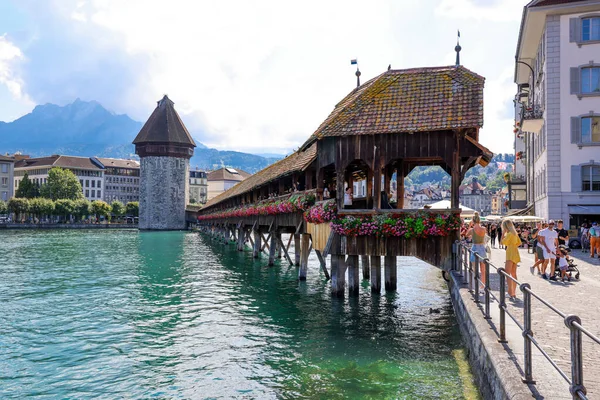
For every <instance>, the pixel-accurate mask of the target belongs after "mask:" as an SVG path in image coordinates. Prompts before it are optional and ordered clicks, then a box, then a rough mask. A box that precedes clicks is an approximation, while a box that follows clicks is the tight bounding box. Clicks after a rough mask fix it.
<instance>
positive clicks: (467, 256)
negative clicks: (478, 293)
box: [465, 245, 473, 294]
mask: <svg viewBox="0 0 600 400" xmlns="http://www.w3.org/2000/svg"><path fill="white" fill-rule="evenodd" d="M465 263H466V264H467V266H468V268H469V292H471V294H473V269H472V265H471V249H469V248H468V247H467V245H465Z"/></svg>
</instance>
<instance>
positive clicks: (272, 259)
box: [269, 232, 277, 266]
mask: <svg viewBox="0 0 600 400" xmlns="http://www.w3.org/2000/svg"><path fill="white" fill-rule="evenodd" d="M270 237H271V246H270V247H269V266H273V265H274V264H275V256H276V247H277V233H276V232H271V234H270Z"/></svg>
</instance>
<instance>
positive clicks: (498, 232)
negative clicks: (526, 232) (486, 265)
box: [496, 222, 504, 249]
mask: <svg viewBox="0 0 600 400" xmlns="http://www.w3.org/2000/svg"><path fill="white" fill-rule="evenodd" d="M502 225H504V222H503V223H501V224H500V225H498V227H497V228H496V235H497V236H498V248H499V249H501V248H502Z"/></svg>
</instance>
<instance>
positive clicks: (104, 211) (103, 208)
mask: <svg viewBox="0 0 600 400" xmlns="http://www.w3.org/2000/svg"><path fill="white" fill-rule="evenodd" d="M111 211H112V207H111V206H110V204H108V203H106V202H104V201H102V200H94V201H92V214H94V215H96V218H98V219H99V218H100V217H101V216H104V217H105V218H106V219H107V220H110V213H111Z"/></svg>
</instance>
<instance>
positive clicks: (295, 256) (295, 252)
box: [294, 233, 301, 265]
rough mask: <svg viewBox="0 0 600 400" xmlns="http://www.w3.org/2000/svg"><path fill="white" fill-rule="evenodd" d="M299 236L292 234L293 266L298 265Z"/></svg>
mask: <svg viewBox="0 0 600 400" xmlns="http://www.w3.org/2000/svg"><path fill="white" fill-rule="evenodd" d="M300 251H301V250H300V235H299V234H298V233H295V234H294V259H295V261H296V262H295V264H296V265H300Z"/></svg>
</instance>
